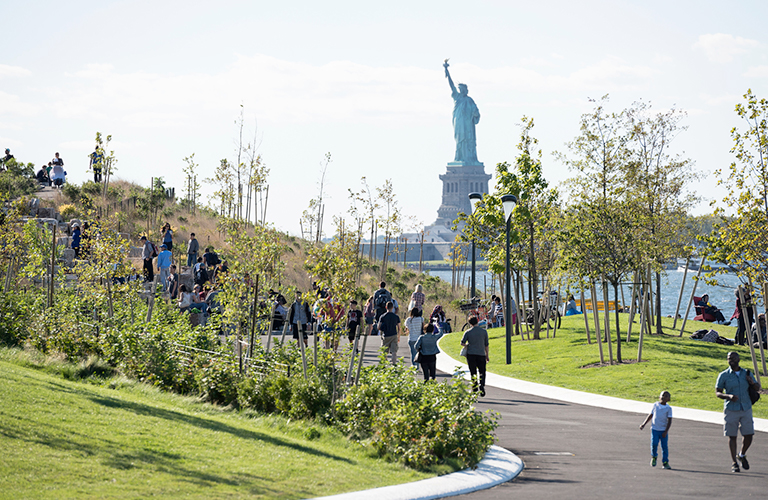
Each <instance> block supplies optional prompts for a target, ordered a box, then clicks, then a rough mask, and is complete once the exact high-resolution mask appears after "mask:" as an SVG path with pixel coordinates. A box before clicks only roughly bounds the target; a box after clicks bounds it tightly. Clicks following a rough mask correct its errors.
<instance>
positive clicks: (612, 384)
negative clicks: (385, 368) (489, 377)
mask: <svg viewBox="0 0 768 500" xmlns="http://www.w3.org/2000/svg"><path fill="white" fill-rule="evenodd" d="M628 316H629V315H627V314H621V315H620V317H621V321H622V325H621V332H622V345H621V353H622V359H623V360H624V361H625V362H626V361H634V360H636V359H637V348H638V342H637V341H638V334H639V331H640V329H639V324H638V323H637V320H636V322H635V324H634V326H633V327H632V330H633V332H632V339H631V342H630V343H625V342H624V341H625V340H626V335H627V321H628ZM613 317H614V316H613V314H611V319H613ZM601 321H602V316H601ZM672 321H673V320H672V318H662V326H663V332H664V333H665V335H645V337H644V339H643V352H642V360H643V361H642V362H641V363H630V364H621V365H614V366H600V367H591V368H582V367H584V366H587V365H591V364H594V363H599V362H600V356H599V351H598V345H597V341H596V339H595V332H594V322H593V321H592V318H591V316H590V332H591V335H592V344H591V345H590V344H588V343H587V337H586V333H585V329H584V319H583V316H569V317H567V318H563V321H562V328H560V329H558V330H557V337H556V338H549V339H547V338H546V328H545V329H544V330H542V332H541V336H542V339H541V340H532V341H527V340H525V341H523V340H521V338H520V337H519V336H513V337H512V364H510V365H507V364H505V361H506V354H505V353H506V351H505V331H504V329H503V328H497V329H491V330H489V337H490V345H491V354H490V357H491V363H490V364H489V366H488V370H489V371H491V372H493V373H498V374H501V375H507V376H510V377H514V378H518V379H521V380H528V381H532V382H540V383H543V384H548V385H554V386H558V387H566V388H569V389H576V390H579V391H586V392H591V393H596V394H605V395H609V396H616V397H621V398H626V399H634V400H638V401H649V402H653V401H654V400H656V399H657V398H658V395H659V392H661V391H662V390H668V391H670V392H671V393H672V401H673V404H674V405H676V406H683V407H688V408H699V409H702V410H713V411H720V410H722V407H723V403H722V401H721V400H720V399H717V398H716V397H715V380H716V378H717V375H718V373H719V372H721V371H722V370H724V369H725V368H727V364H726V362H725V356H726V354H727V353H728V351H732V350H735V351H737V352H739V353H740V354H741V358H742V366H743V367H745V368H749V369H750V370H752V369H753V368H752V363H751V361H750V359H751V358H750V351H749V348H748V347H739V346H725V345H720V344H714V343H709V342H702V341H700V340H691V339H690V338H689V336H690V334H691V333H693V332H694V331H696V330H699V329H702V328H714V329H715V330H717V331H718V332H719V333H720V335H721V336H723V337H728V338H733V337H734V336H735V332H736V329H735V328H734V327H732V326H731V327H726V326H721V325H716V324H712V323H701V322H698V321H696V322H694V321H688V322H687V324H686V328H685V329H686V331H685V333H684V334H683V337H682V338H680V337H678V334H679V329H680V326H681V322H680V321H678V323H677V331H673V330H672ZM611 325H612V329H613V330H612V336H611V338H612V340H613V345H612V346H613V354H614V360H615V359H616V333H615V323H614V322H611ZM601 327H602V323H601ZM552 334H553V332H552V331H550V337H552ZM460 335H461V333H460V332H456V333H453V334H451V335H450V336H448V337H447V338H446V339H445V340H444V341H443V342H442V343H441V347H442V348H443V349H444V350H445V351H446V352H447V353H448V354H449V355H451V356H452V357H453V358H456V359H458V358H459V350H460V346H459V343H458V342H459V339H460V338H461V337H460ZM603 354H604V357H605V361H606V363H607V362H608V346H607V344H605V343H604V344H603ZM767 354H768V353H767ZM756 355H757V357H758V364H760V362H759V356H760V354H759V350H756ZM765 383H768V379H766V380H764V384H765ZM754 415H755V416H756V417H763V418H766V417H768V408H767V407H766V406H765V405H759V404H758V405H755V406H754Z"/></svg>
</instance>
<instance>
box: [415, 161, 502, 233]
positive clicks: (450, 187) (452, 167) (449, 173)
mask: <svg viewBox="0 0 768 500" xmlns="http://www.w3.org/2000/svg"><path fill="white" fill-rule="evenodd" d="M491 177H492V176H491V175H490V174H486V173H485V166H484V165H483V164H482V163H481V162H477V163H475V164H467V163H465V162H461V161H452V162H449V163H448V165H447V167H446V173H444V174H442V175H441V176H440V180H441V181H443V202H442V203H441V204H440V208H438V209H437V220H436V221H435V222H434V224H432V226H428V227H427V228H425V229H431V228H432V227H435V226H443V227H445V228H447V229H448V230H450V228H451V226H452V225H453V221H454V220H455V219H456V217H458V215H459V213H460V212H464V213H465V214H470V213H472V206H471V204H470V203H469V193H481V194H485V193H487V192H488V181H489V180H491ZM435 229H437V227H435ZM440 232H441V233H445V231H440ZM451 233H453V232H452V231H451ZM445 235H446V236H449V235H448V234H447V233H446V234H445ZM455 236H456V233H453V237H454V238H455ZM448 241H453V239H451V240H448Z"/></svg>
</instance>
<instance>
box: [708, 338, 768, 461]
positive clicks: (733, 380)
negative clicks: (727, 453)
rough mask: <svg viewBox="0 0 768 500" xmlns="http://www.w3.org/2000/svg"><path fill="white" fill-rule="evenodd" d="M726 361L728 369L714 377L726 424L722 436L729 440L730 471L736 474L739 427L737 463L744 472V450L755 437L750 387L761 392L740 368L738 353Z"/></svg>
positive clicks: (729, 354)
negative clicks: (739, 449) (739, 444)
mask: <svg viewBox="0 0 768 500" xmlns="http://www.w3.org/2000/svg"><path fill="white" fill-rule="evenodd" d="M727 359H728V365H729V368H728V369H727V370H724V371H722V372H720V375H718V376H717V383H716V384H715V394H717V397H718V398H720V399H722V400H724V404H723V412H724V414H725V424H724V426H723V433H724V434H725V435H726V436H727V437H728V446H729V447H730V450H731V459H733V464H732V465H731V471H732V472H739V462H738V461H737V460H736V459H737V456H736V445H737V443H736V439H737V437H738V433H739V428H741V436H742V439H741V451H740V452H739V455H738V460H739V461H740V462H741V466H742V467H744V470H748V469H749V462H748V461H747V450H748V449H749V446H750V445H751V444H752V436H753V435H754V434H755V428H754V423H753V421H752V400H751V399H749V386H750V385H754V386H755V389H757V390H760V384H759V383H757V382H755V380H754V379H753V378H752V375H751V374H750V373H748V372H747V370H744V369H743V368H741V367H739V361H740V360H739V353H737V352H733V351H731V352H729V353H728V356H727Z"/></svg>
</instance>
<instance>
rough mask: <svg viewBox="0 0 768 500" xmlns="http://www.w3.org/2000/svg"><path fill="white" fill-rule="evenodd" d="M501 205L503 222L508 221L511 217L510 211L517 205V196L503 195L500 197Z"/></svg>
mask: <svg viewBox="0 0 768 500" xmlns="http://www.w3.org/2000/svg"><path fill="white" fill-rule="evenodd" d="M501 204H502V205H503V206H504V220H505V221H508V220H509V218H510V217H512V210H514V209H515V205H517V196H515V195H513V194H505V195H504V196H502V197H501Z"/></svg>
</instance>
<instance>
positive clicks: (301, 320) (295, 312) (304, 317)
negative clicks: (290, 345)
mask: <svg viewBox="0 0 768 500" xmlns="http://www.w3.org/2000/svg"><path fill="white" fill-rule="evenodd" d="M310 318H312V312H311V311H310V310H309V304H307V303H306V302H304V301H303V300H302V299H301V292H300V291H298V290H296V300H294V301H293V304H291V308H290V312H289V313H288V323H290V325H291V330H292V331H293V338H294V339H296V343H298V342H299V330H301V333H302V337H304V345H305V346H309V336H308V335H307V323H309V321H310Z"/></svg>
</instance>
